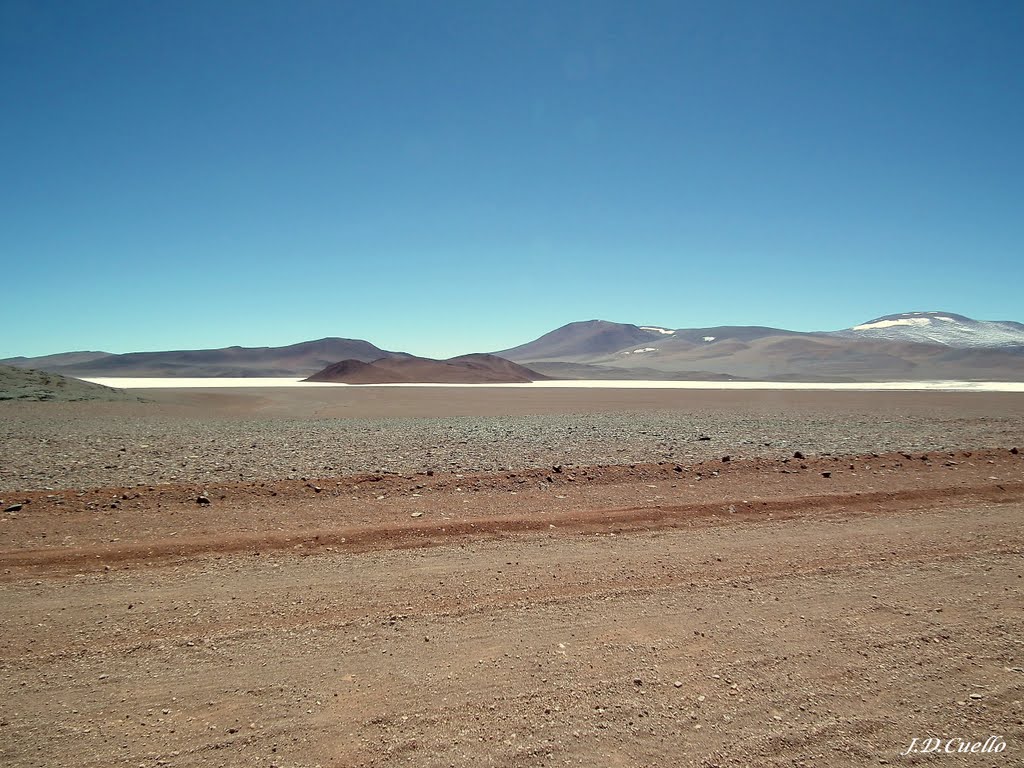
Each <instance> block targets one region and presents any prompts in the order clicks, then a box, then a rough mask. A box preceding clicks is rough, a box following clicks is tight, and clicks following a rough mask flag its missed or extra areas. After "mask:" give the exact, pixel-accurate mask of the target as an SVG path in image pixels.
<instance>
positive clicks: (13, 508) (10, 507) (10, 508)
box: [4, 504, 24, 512]
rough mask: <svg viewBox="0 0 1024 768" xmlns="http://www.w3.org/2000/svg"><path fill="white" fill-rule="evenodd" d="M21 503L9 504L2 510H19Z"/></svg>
mask: <svg viewBox="0 0 1024 768" xmlns="http://www.w3.org/2000/svg"><path fill="white" fill-rule="evenodd" d="M23 506H24V505H23V504H11V505H10V506H9V507H7V508H5V509H4V512H21V509H22V507H23Z"/></svg>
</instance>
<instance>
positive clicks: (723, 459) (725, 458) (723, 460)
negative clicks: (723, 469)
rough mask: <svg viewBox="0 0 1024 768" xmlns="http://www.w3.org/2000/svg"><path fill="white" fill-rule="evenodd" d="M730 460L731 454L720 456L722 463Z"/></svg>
mask: <svg viewBox="0 0 1024 768" xmlns="http://www.w3.org/2000/svg"><path fill="white" fill-rule="evenodd" d="M730 461H732V456H723V457H722V463H723V464H728V463H729V462H730Z"/></svg>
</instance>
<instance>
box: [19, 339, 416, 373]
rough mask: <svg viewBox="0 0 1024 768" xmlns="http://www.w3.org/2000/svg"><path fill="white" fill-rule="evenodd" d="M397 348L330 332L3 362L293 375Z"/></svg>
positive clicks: (91, 369) (76, 368)
mask: <svg viewBox="0 0 1024 768" xmlns="http://www.w3.org/2000/svg"><path fill="white" fill-rule="evenodd" d="M398 354H400V353H397V352H389V351H387V350H384V349H381V348H380V347H378V346H375V345H373V344H371V343H370V342H368V341H363V340H362V339H343V338H337V337H329V338H325V339H317V340H316V341H304V342H301V343H299V344H289V345H287V346H283V347H222V348H220V349H195V350H175V351H168V352H127V353H125V354H120V355H115V354H110V353H107V352H98V353H96V352H89V353H82V352H71V353H65V354H63V355H47V356H46V357H43V358H26V357H17V358H10V359H9V360H0V363H6V364H7V365H14V366H17V367H20V368H43V369H45V370H48V371H52V372H54V373H61V374H65V375H68V376H78V377H81V376H89V377H112V378H117V377H147V376H153V377H162V376H171V377H173V376H195V377H204V376H217V377H221V376H243V377H260V376H267V377H274V376H281V377H285V376H288V377H292V376H309V375H310V374H312V373H316V372H317V371H319V370H321V369H323V368H325V367H326V366H328V365H330V364H332V363H335V362H337V361H339V360H361V361H364V362H370V361H372V360H379V359H381V358H384V357H391V356H394V355H398ZM89 355H93V356H94V357H88V356H89Z"/></svg>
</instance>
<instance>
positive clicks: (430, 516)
mask: <svg viewBox="0 0 1024 768" xmlns="http://www.w3.org/2000/svg"><path fill="white" fill-rule="evenodd" d="M606 394H607V393H606ZM652 396H653V395H652ZM732 396H733V394H732V393H727V394H726V395H723V396H720V397H718V398H715V399H709V400H706V401H699V402H688V403H685V404H680V403H675V404H674V405H675V408H676V409H677V410H678V409H683V411H684V412H685V414H687V415H688V416H689V417H695V416H696V415H697V414H699V413H703V414H704V415H705V416H707V417H708V418H709V419H711V420H712V421H714V418H713V417H714V415H715V414H718V415H719V417H721V416H722V415H723V414H727V413H730V412H734V411H735V410H737V409H738V411H739V412H740V413H741V415H742V414H745V417H751V418H754V417H756V418H761V416H760V415H759V414H761V415H763V414H764V413H765V412H766V411H770V412H772V413H775V412H776V409H777V408H778V407H779V404H778V403H776V402H772V403H765V402H764V401H756V400H755V401H749V400H747V401H730V400H729V399H728V398H729V397H732ZM189 397H192V396H189ZM201 397H207V395H202V396H201ZM218 397H220V396H218ZM230 397H231V396H229V399H228V400H220V401H218V402H219V403H221V404H223V405H226V406H227V407H226V408H222V409H219V410H218V411H217V413H219V414H220V418H223V419H226V420H231V419H241V420H243V421H245V423H249V420H250V419H251V418H252V416H253V413H259V414H260V418H261V420H262V421H261V423H263V424H264V425H270V426H267V428H268V429H272V428H273V426H272V425H273V424H275V423H276V422H277V421H278V420H282V419H283V420H285V421H288V422H289V423H290V422H291V420H293V419H296V418H311V417H313V416H314V415H315V416H317V417H325V414H324V412H323V411H324V410H325V409H327V410H330V409H333V408H338V409H341V408H351V407H352V405H351V404H347V405H341V404H339V403H337V402H330V401H314V402H302V403H296V402H294V401H292V402H290V403H289V402H288V401H287V399H282V400H276V399H275V398H274V397H272V396H264V395H260V397H266V399H264V400H261V401H260V403H261V404H262V405H261V406H260V408H261V409H260V410H258V411H254V410H253V405H254V401H244V400H237V399H234V400H232V399H230ZM474 397H480V398H484V396H483V395H474ZM613 397H617V396H614V395H613ZM709 397H710V396H709ZM722 397H725V398H726V399H724V400H723V399H722ZM807 397H808V396H807V395H806V394H803V395H801V398H802V399H801V400H800V401H799V402H796V401H794V402H791V403H789V404H788V405H787V407H786V409H785V411H786V413H788V414H789V418H792V419H794V420H795V421H794V422H793V423H797V422H799V421H800V419H803V421H804V422H806V425H809V428H812V427H815V426H817V427H818V428H820V429H824V430H826V431H828V430H832V429H847V430H848V431H849V430H850V428H851V424H852V425H854V426H856V427H857V429H858V430H861V431H863V429H862V427H863V425H862V422H863V420H864V419H865V418H867V416H865V414H866V413H867V414H873V415H874V417H875V418H878V419H880V420H888V421H900V422H904V423H905V422H910V423H913V424H925V423H945V422H943V419H946V420H947V422H948V423H949V424H954V423H956V424H959V423H961V422H963V423H968V422H971V423H975V424H981V425H993V424H1000V425H1002V427H1003V428H1005V429H1006V430H1007V434H1009V433H1011V432H1012V431H1013V430H1014V429H1019V426H1020V423H1021V422H1020V419H1021V410H1022V408H1024V405H1022V403H1020V402H1019V398H1018V399H1013V398H1012V396H1004V397H998V396H995V395H982V394H974V395H959V396H956V395H942V394H938V393H934V394H929V395H928V397H929V398H938V399H927V400H924V401H922V400H920V399H914V398H915V397H919V396H908V395H904V394H899V395H896V394H891V395H885V396H884V397H882V398H881V399H874V400H872V399H870V398H871V397H872V396H870V395H864V394H856V395H854V394H843V395H841V396H840V395H833V396H831V397H833V398H838V399H831V400H827V401H826V400H820V401H814V400H807V399H806V398H807ZM823 397H824V396H823ZM876 397H877V396H876ZM908 397H909V398H910V399H903V398H908ZM844 398H853V399H844ZM857 398H869V399H868V400H859V399H857ZM891 398H895V399H891ZM944 398H951V399H944ZM957 398H960V399H957ZM963 398H967V399H963ZM972 398H979V399H972ZM987 398H994V399H987ZM40 405H41V406H42V405H46V404H40ZM122 405H123V406H124V408H126V409H127V410H125V409H121V410H114V411H110V413H118V414H120V418H121V419H122V420H127V421H131V419H130V418H128V416H131V414H135V416H133V417H132V418H143V416H144V415H145V414H143V413H142V412H136V411H134V410H132V409H136V408H143V409H145V408H148V407H149V406H143V405H131V404H105V405H104V406H103V407H104V408H115V407H116V408H121V406H122ZM414 405H417V404H416V403H411V404H410V403H409V402H408V401H403V402H395V401H389V402H385V401H365V402H363V403H362V404H361V406H360V407H362V408H363V409H364V410H363V412H362V416H361V418H366V417H370V416H372V415H373V414H374V413H377V414H378V416H379V413H380V412H381V411H384V412H386V413H392V414H393V413H394V412H395V411H399V412H404V410H403V409H407V408H412V407H413V406H414ZM418 405H419V408H420V410H419V411H418V414H419V415H420V416H423V414H424V413H425V412H427V413H431V414H432V415H431V416H430V417H431V418H436V417H438V413H437V411H438V410H440V411H442V413H448V414H449V415H454V414H451V413H450V411H452V410H457V411H459V412H463V413H464V412H465V411H466V410H469V411H471V412H473V414H474V416H475V417H478V418H485V417H488V418H489V416H487V413H488V409H490V413H491V415H492V416H493V415H494V413H493V412H494V411H495V410H501V411H502V413H503V414H505V416H507V415H508V411H510V410H511V411H513V412H515V409H517V408H521V409H522V410H524V411H526V412H527V413H532V414H534V415H537V414H538V412H539V413H540V414H543V413H545V412H547V413H550V414H552V415H555V414H557V413H558V412H559V409H562V414H563V415H564V411H565V403H564V402H557V401H549V402H547V403H543V402H537V401H531V402H521V403H518V404H517V403H516V402H515V401H509V402H506V403H504V404H496V403H494V402H493V401H490V402H488V401H486V398H484V399H480V400H474V399H473V398H469V399H467V400H465V401H462V402H459V403H456V404H450V403H447V401H445V403H443V404H442V402H441V401H437V402H435V403H434V406H433V407H434V410H433V411H424V408H423V402H422V401H421V402H420V403H419V404H418ZM631 405H632V406H633V410H632V411H631V413H644V412H647V411H649V412H650V413H652V414H661V413H663V412H665V410H666V408H668V409H669V410H671V409H672V407H673V404H672V403H666V402H665V401H662V400H655V401H652V402H645V403H641V404H637V403H636V402H632V403H631ZM59 407H61V408H62V407H63V406H59ZM97 407H99V406H97ZM208 407H210V402H208V401H203V402H202V403H199V402H197V401H192V400H188V399H187V398H186V399H181V398H180V397H178V396H177V395H176V396H174V398H171V399H168V400H165V401H163V402H161V403H159V404H157V405H156V406H155V408H156V409H157V410H159V411H160V412H161V414H162V416H161V418H168V419H169V418H171V416H172V415H173V414H177V415H178V417H180V418H182V419H186V420H187V419H195V418H198V417H199V413H200V411H201V410H202V409H204V408H208ZM576 407H577V408H579V409H580V412H581V413H588V412H589V413H594V412H597V413H605V412H607V413H617V412H619V410H620V409H621V407H622V405H621V401H604V400H602V401H590V402H589V403H587V404H586V408H589V409H590V410H586V409H585V408H583V407H581V405H580V404H579V403H576ZM197 408H198V409H200V411H197V410H196V409H197ZM544 408H550V409H551V410H550V411H544V410H543V409H544ZM445 409H447V411H446V410H445ZM645 409H646V411H645ZM702 409H705V410H702ZM204 412H205V411H204ZM826 412H828V413H831V414H832V417H831V420H829V419H824V417H823V416H822V414H823V413H826ZM5 413H6V414H7V416H8V418H10V416H11V415H12V414H14V415H17V416H18V418H19V419H21V420H22V421H21V422H19V423H21V424H23V425H24V423H25V419H28V420H29V421H31V419H30V418H29V416H31V415H32V414H35V413H36V412H35V411H34V410H31V409H30V410H29V411H25V410H23V409H16V410H7V411H5ZM66 413H67V414H69V415H70V414H72V413H73V412H71V411H67V412H66ZM147 413H148V412H147ZM207 413H208V414H209V412H207ZM26 414H29V416H26ZM126 414H127V415H128V416H126ZM898 414H901V415H898ZM94 416H95V414H93V416H90V418H93V417H94ZM503 417H504V416H503ZM33 418H39V417H38V416H33ZM927 418H931V419H933V420H937V421H935V422H926V419H927ZM823 419H824V420H823ZM65 423H66V424H67V425H69V426H68V429H69V430H73V429H74V428H75V425H79V424H83V423H86V424H92V423H93V422H91V421H86V422H78V421H75V419H74V418H67V419H65ZM788 423H790V422H787V424H788ZM854 431H856V430H854ZM968 434H969V432H968V431H962V432H959V433H956V434H955V436H958V437H961V438H963V437H965V436H966V435H968ZM1017 434H1018V435H1019V434H1020V432H1019V431H1018V432H1017ZM1003 437H1005V435H1004V436H1003ZM1000 439H1002V438H1000ZM701 442H702V443H704V442H711V441H701ZM1009 447H1010V446H1008V445H1003V446H995V447H993V446H988V447H985V446H971V445H962V446H961V447H960V448H958V449H949V450H941V451H939V450H936V449H931V450H928V451H917V450H915V451H913V452H911V451H894V452H880V451H879V452H875V454H872V452H871V451H870V450H869V451H858V452H845V453H839V452H837V453H835V455H828V456H824V455H811V454H808V455H807V456H806V457H802V458H798V457H794V456H793V455H792V451H790V450H789V449H787V452H786V454H785V455H784V456H783V455H781V454H782V451H781V450H780V449H779V448H778V446H774V447H773V450H774V454H773V455H745V456H741V455H737V456H730V457H729V460H728V461H723V457H722V456H717V455H716V456H715V457H713V458H711V457H709V458H707V459H705V460H703V461H699V462H680V461H672V460H664V459H661V458H660V457H655V458H656V459H658V460H657V461H650V462H646V463H634V464H633V465H632V466H631V465H629V464H609V465H602V466H596V465H588V464H585V463H582V462H581V463H577V464H573V465H571V466H570V465H560V466H559V467H558V468H555V467H553V466H545V467H536V468H529V467H515V468H513V469H504V470H502V471H486V472H473V473H469V472H448V471H431V472H430V473H428V472H427V471H423V472H413V471H410V472H405V473H396V474H381V473H370V474H362V475H358V476H352V475H338V474H333V473H325V474H323V475H320V476H317V477H316V478H315V479H306V480H302V479H297V478H296V479H287V478H280V479H267V480H262V479H260V480H257V479H253V480H248V481H221V482H202V483H198V482H185V483H173V484H168V485H160V484H152V485H142V486H139V485H120V486H109V487H91V488H85V487H82V488H66V489H62V490H57V491H46V490H14V491H7V492H5V493H4V494H3V496H4V500H5V505H11V504H14V505H15V506H17V505H20V508H19V509H13V510H12V511H8V512H5V513H3V517H2V520H3V522H2V523H0V532H2V533H0V542H2V545H0V592H2V597H0V611H2V618H3V621H2V624H0V627H2V629H0V674H2V677H3V679H4V686H5V696H4V698H3V700H2V702H0V764H3V765H11V766H66V765H76V766H79V765H80V766H155V765H169V766H192V765H211V766H250V765H255V766H279V767H280V768H298V767H300V766H301V767H312V766H401V765H413V766H461V765H488V766H510V767H511V766H534V765H535V766H549V765H550V766H554V765H586V766H593V765H600V766H606V765H607V766H677V765H695V766H715V765H721V766H726V765H728V766H745V765H750V766H799V765H807V766H850V765H852V766H867V765H879V764H883V765H884V764H890V765H933V764H934V765H945V764H949V765H972V766H973V765H985V766H989V765H991V766H1010V765H1020V764H1022V763H1024V705H1022V700H1024V658H1022V655H1024V649H1022V647H1021V646H1022V638H1024V612H1022V611H1021V607H1022V606H1024V599H1022V598H1024V595H1022V587H1024V582H1022V577H1024V560H1022V555H1024V528H1022V526H1021V522H1022V520H1024V456H1022V455H1021V453H1020V452H1019V451H1018V452H1017V453H1013V452H1011V451H1010V450H1009ZM1021 448H1024V445H1022V446H1021ZM709 450H710V449H709ZM752 453H753V452H752ZM659 461H660V463H659ZM200 494H202V496H203V498H202V499H200V498H199V496H200ZM992 736H998V737H999V738H1000V743H1004V744H1005V745H1006V746H1005V748H1004V751H1002V752H999V753H976V754H973V755H970V754H967V755H964V754H959V755H958V754H943V755H925V754H915V755H909V756H901V753H902V752H904V751H906V750H907V748H908V747H909V745H910V744H911V741H912V739H914V738H919V739H925V738H929V737H936V738H942V739H944V740H945V739H955V738H959V739H963V740H965V741H967V742H976V741H977V742H984V741H986V739H989V738H990V737H992ZM943 743H945V742H943Z"/></svg>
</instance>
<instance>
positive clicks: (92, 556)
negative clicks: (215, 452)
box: [0, 481, 1024, 579]
mask: <svg viewBox="0 0 1024 768" xmlns="http://www.w3.org/2000/svg"><path fill="white" fill-rule="evenodd" d="M953 500H957V501H967V500H973V501H981V502H990V503H1008V502H1014V501H1021V500H1024V482H1006V481H1001V482H998V483H996V482H991V483H986V484H976V485H967V486H963V485H960V486H946V487H936V488H929V489H917V490H908V491H884V492H863V493H852V494H850V493H844V494H815V495H808V496H800V497H790V498H781V499H772V500H759V501H758V502H756V503H752V502H749V501H743V500H739V499H735V500H728V499H726V500H721V501H715V502H713V503H705V504H695V505H652V506H638V507H629V508H623V509H594V510H586V511H583V512H576V511H574V512H563V513H558V512H557V511H556V512H553V513H548V514H545V515H543V516H523V517H492V518H486V517H484V518H475V519H473V520H445V521H437V522H435V521H427V522H424V521H417V522H412V523H405V524H387V525H371V526H350V527H340V528H316V529H305V530H292V531H274V532H272V533H263V532H255V533H231V534H220V535H214V536H190V537H182V538H180V539H175V540H173V541H171V540H169V539H167V538H160V539H156V540H153V541H143V542H136V543H132V544H128V545H121V546H85V547H61V548H45V549H29V550H21V551H16V552H4V553H0V568H3V569H5V571H7V573H5V574H3V575H2V576H0V578H6V579H10V578H12V577H15V576H16V573H15V572H16V571H18V570H24V569H34V570H48V571H51V570H52V571H61V570H76V571H80V570H83V569H90V568H91V569H96V570H99V569H103V568H104V567H105V566H111V565H113V564H122V565H137V564H143V563H145V564H147V565H148V564H152V563H154V562H162V563H170V562H176V561H180V560H182V559H188V558H194V557H202V556H207V555H217V554H233V553H242V552H256V553H259V554H272V553H287V552H291V553H294V554H303V555H308V554H312V553H315V552H320V551H323V550H324V549H325V548H327V547H331V548H332V549H334V550H338V551H342V552H349V553H358V552H368V551H376V550H391V549H413V548H424V547H437V546H445V545H448V544H452V543H464V542H467V541H476V540H485V539H501V538H507V537H513V536H517V535H529V534H538V533H541V532H548V533H551V534H554V535H559V536H565V535H579V534H592V533H596V532H604V531H608V532H615V533H630V532H636V531H651V530H658V529H669V528H678V527H681V526H686V525H693V524H696V523H699V524H702V525H711V526H713V525H723V524H732V523H736V522H744V521H757V520H763V519H767V517H768V516H771V517H772V519H773V520H782V519H786V518H789V517H796V516H804V515H811V514H814V515H835V514H842V515H852V514H877V513H886V514H892V513H894V512H896V511H898V510H908V511H909V510H913V509H915V508H921V507H928V506H930V505H933V504H935V503H937V502H948V501H953Z"/></svg>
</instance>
